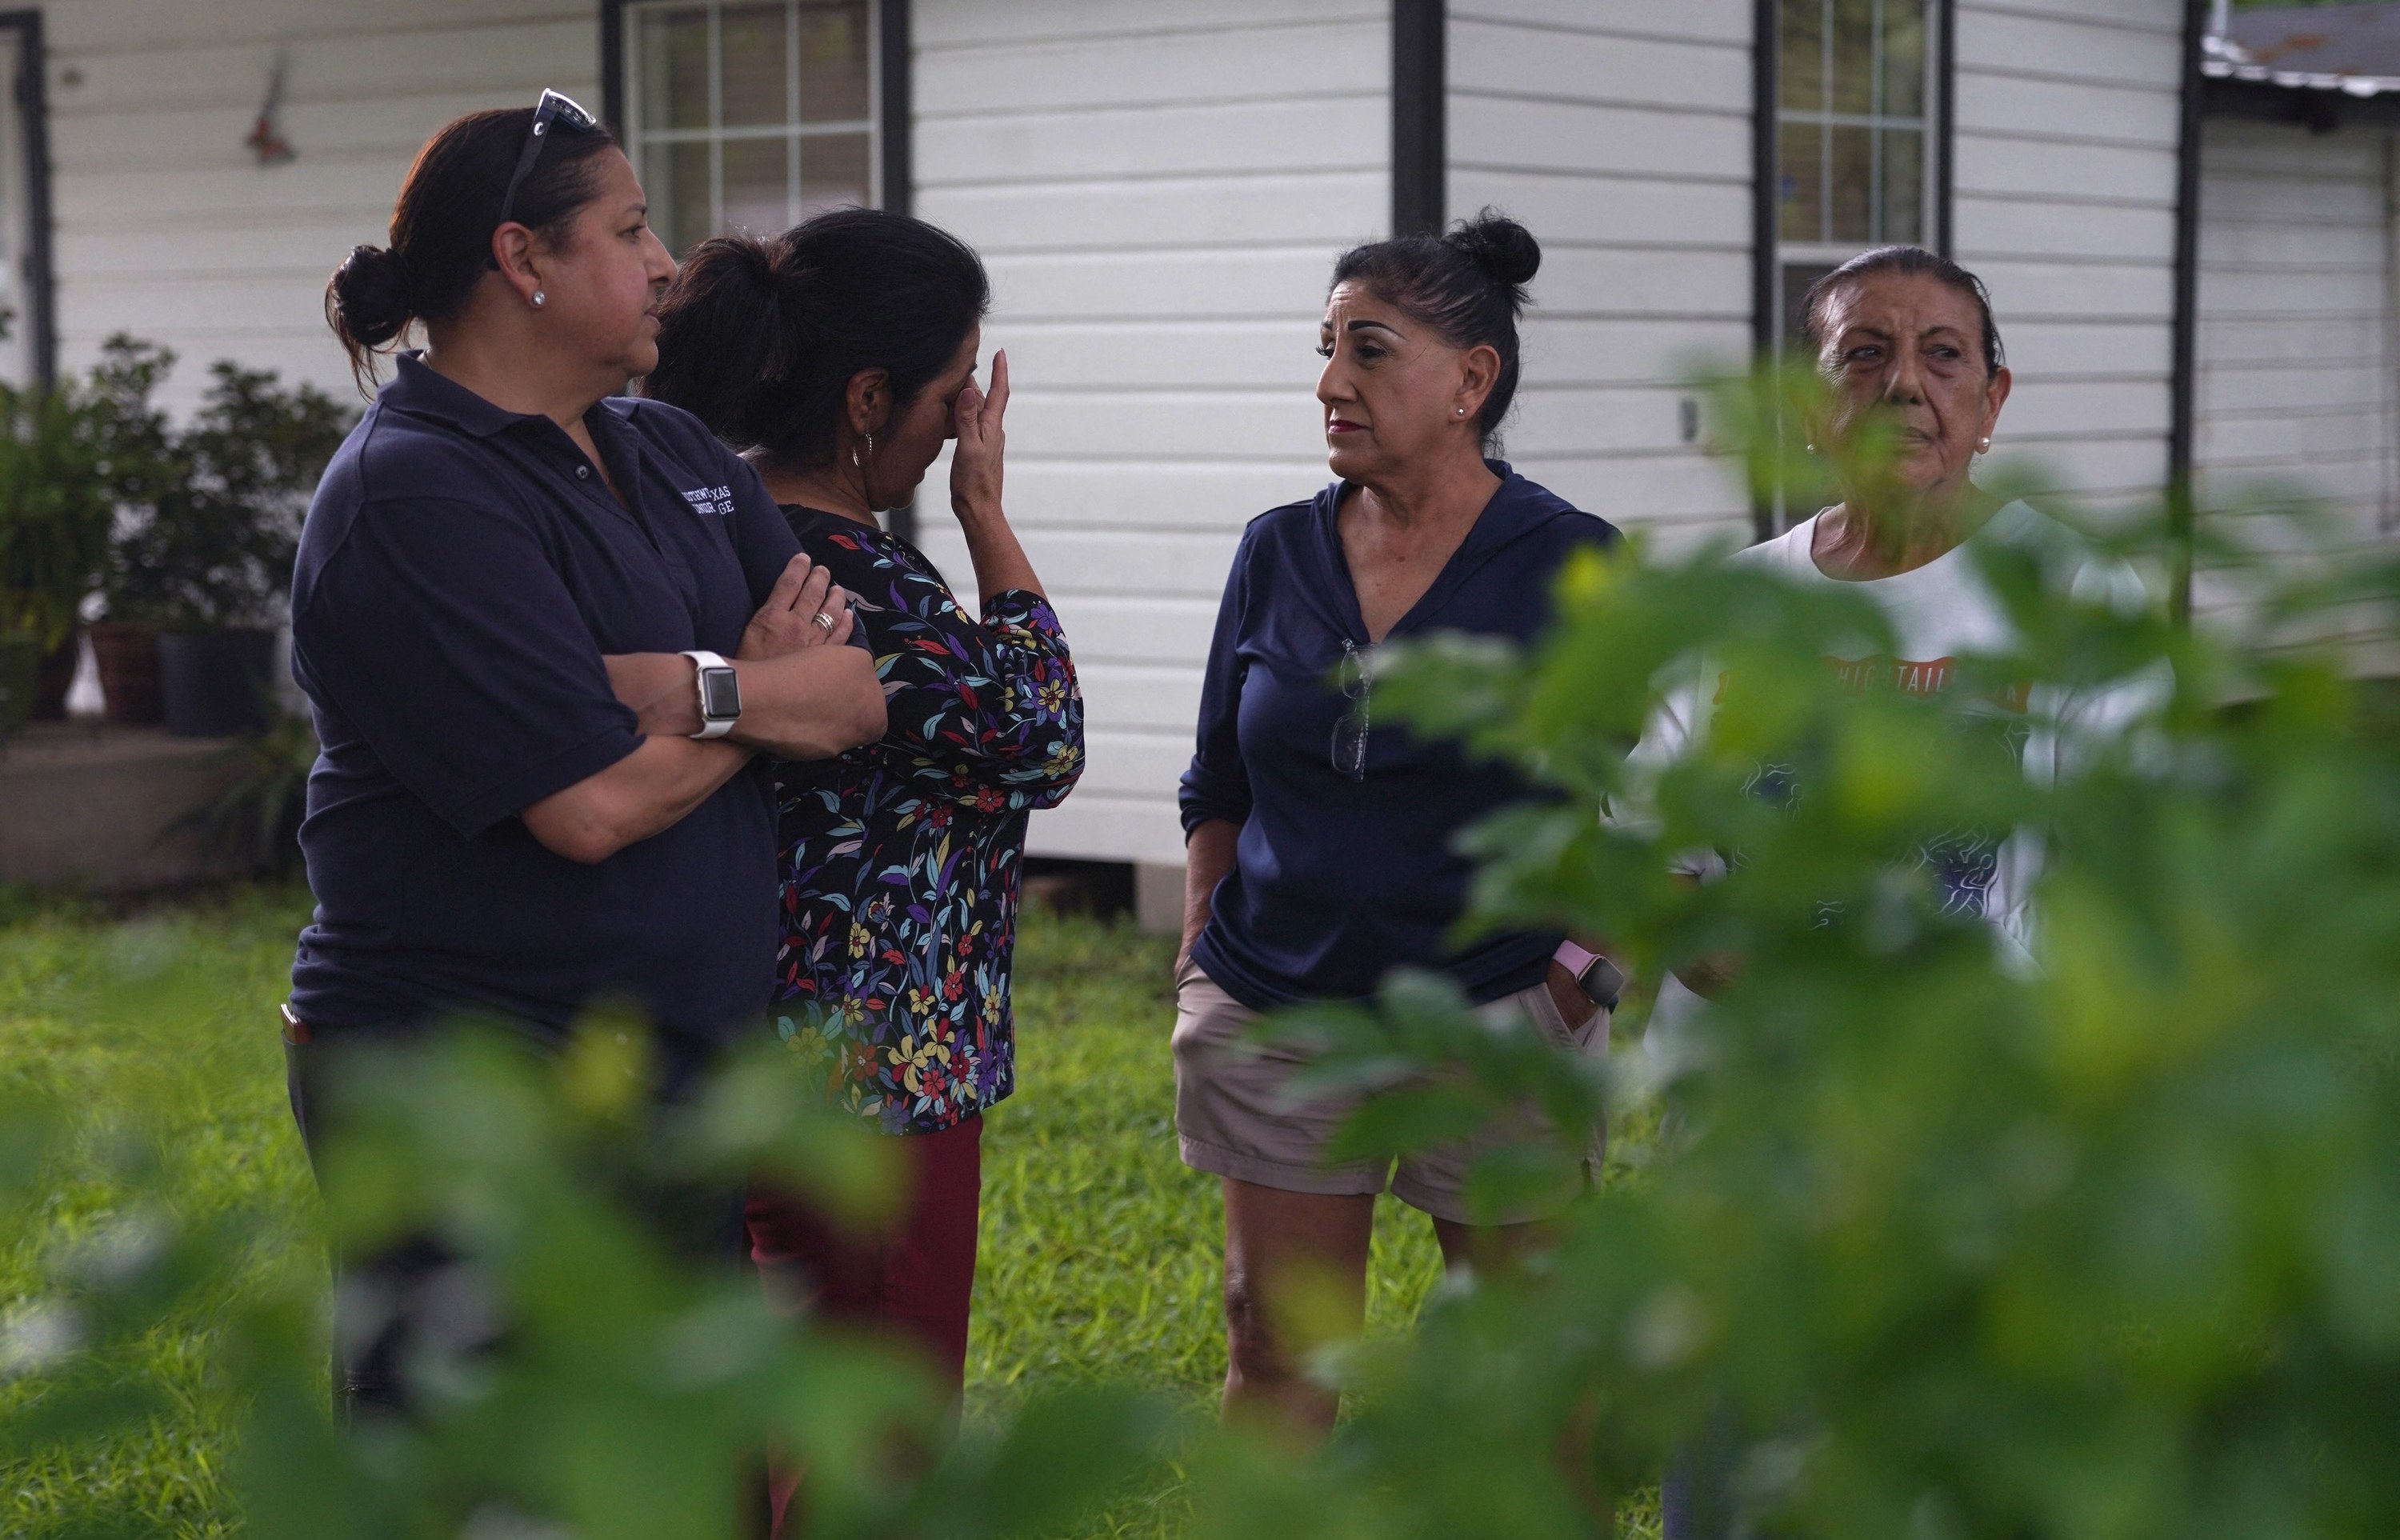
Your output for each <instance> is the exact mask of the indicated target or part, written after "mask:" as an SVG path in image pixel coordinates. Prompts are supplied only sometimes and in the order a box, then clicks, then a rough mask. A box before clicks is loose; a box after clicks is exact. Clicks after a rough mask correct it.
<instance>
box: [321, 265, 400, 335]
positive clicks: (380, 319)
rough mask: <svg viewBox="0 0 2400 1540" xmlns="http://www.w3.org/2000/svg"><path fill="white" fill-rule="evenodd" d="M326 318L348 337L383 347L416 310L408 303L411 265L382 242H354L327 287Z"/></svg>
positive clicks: (338, 331)
mask: <svg viewBox="0 0 2400 1540" xmlns="http://www.w3.org/2000/svg"><path fill="white" fill-rule="evenodd" d="M325 312H326V319H327V320H331V321H332V322H333V323H334V331H336V332H337V333H339V334H341V335H342V336H343V337H344V338H345V339H346V340H350V341H355V342H357V343H358V344H359V345H360V346H361V347H363V348H380V347H382V346H383V345H384V344H385V343H387V342H389V341H390V340H391V339H392V338H394V337H396V336H398V335H400V334H401V332H402V330H403V329H404V328H405V327H406V326H407V325H408V322H409V319H410V317H411V316H412V315H414V314H415V312H414V311H413V310H412V309H411V308H410V307H409V303H408V266H407V265H406V264H405V263H403V262H402V261H401V259H400V253H399V252H394V251H390V250H388V249H387V248H385V247H381V246H353V247H351V248H350V254H349V255H348V256H347V257H344V258H343V259H342V265H341V266H339V267H337V268H335V269H334V281H333V282H332V283H330V284H328V285H327V286H326V289H325Z"/></svg>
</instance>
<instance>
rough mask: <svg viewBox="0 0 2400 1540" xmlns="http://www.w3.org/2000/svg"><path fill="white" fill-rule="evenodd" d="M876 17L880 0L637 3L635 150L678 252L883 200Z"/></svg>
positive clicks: (629, 135)
mask: <svg viewBox="0 0 2400 1540" xmlns="http://www.w3.org/2000/svg"><path fill="white" fill-rule="evenodd" d="M875 10H876V7H874V6H873V5H872V4H871V3H870V0H637V3H634V4H630V5H628V6H626V7H625V10H624V28H625V32H624V37H625V50H624V56H623V57H624V68H625V76H626V78H625V81H624V88H625V89H624V98H623V100H624V103H625V108H624V111H625V123H624V129H625V145H626V149H627V151H628V153H630V154H631V156H632V157H633V161H634V170H635V171H636V172H637V173H638V174H639V175H640V176H641V179H642V186H643V188H644V190H645V191H647V192H648V194H649V199H650V224H651V225H652V226H653V227H655V228H656V229H657V230H658V232H659V235H660V237H661V238H662V239H664V240H665V242H666V244H667V249H668V250H669V251H672V252H676V253H677V254H680V253H682V252H684V251H685V250H686V249H687V248H689V246H690V245H691V244H692V243H693V242H695V241H698V240H701V239H703V238H706V237H709V236H712V235H719V234H723V233H726V232H728V231H732V230H746V231H748V232H750V233H752V234H755V235H772V234H774V233H775V232H777V231H780V230H783V229H786V228H788V227H789V226H791V225H796V224H798V223H799V221H800V220H801V219H803V218H804V217H806V216H807V215H809V214H811V213H814V212H815V211H818V210H820V209H831V208H839V207H841V206H843V205H846V204H857V205H861V206H868V205H872V204H873V203H874V202H875V201H876V198H875V189H876V187H877V186H878V185H879V178H878V161H879V154H880V146H879V145H878V144H877V143H876V121H877V116H876V100H875V98H876V70H875V58H876V52H875V49H876V38H875Z"/></svg>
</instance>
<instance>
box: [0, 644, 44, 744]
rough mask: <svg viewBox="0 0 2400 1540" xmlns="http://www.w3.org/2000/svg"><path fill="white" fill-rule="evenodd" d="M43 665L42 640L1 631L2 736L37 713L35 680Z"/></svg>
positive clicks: (0, 732) (0, 695)
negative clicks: (35, 706)
mask: <svg viewBox="0 0 2400 1540" xmlns="http://www.w3.org/2000/svg"><path fill="white" fill-rule="evenodd" d="M41 668H42V644H41V643H39V642H36V641H35V640H34V639H33V638H32V637H31V636H26V635H23V634H20V633H17V632H13V631H0V738H6V737H7V736H8V735H9V734H10V733H12V732H14V731H16V730H17V729H19V728H21V727H23V726H24V725H25V719H26V718H27V717H29V716H31V715H33V714H34V676H35V675H38V674H39V673H40V672H41Z"/></svg>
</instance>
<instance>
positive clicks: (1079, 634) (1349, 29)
mask: <svg viewBox="0 0 2400 1540" xmlns="http://www.w3.org/2000/svg"><path fill="white" fill-rule="evenodd" d="M1390 27H1391V19H1390V12H1389V8H1388V6H1387V5H1386V4H1384V0H1172V3H1157V0H1141V3H1136V0H1012V3H1010V4H1007V5H993V4H990V3H989V0H918V4H917V7H916V9H915V12H914V32H915V46H916V50H917V53H916V59H915V61H914V75H913V87H914V97H915V111H916V124H915V130H916V138H915V172H916V178H917V185H916V211H917V212H918V213H919V214H920V215H921V216H922V217H924V218H926V219H929V220H932V221H933V222H934V223H935V224H937V225H943V226H945V227H947V228H948V229H950V230H952V231H954V232H955V233H957V234H958V235H959V236H961V237H962V238H965V239H966V240H968V241H970V242H972V243H974V245H975V247H976V249H977V250H979V251H980V252H982V253H983V255H984V259H985V261H986V263H987V264H988V265H989V267H990V270H991V277H992V286H993V310H992V316H991V319H990V320H989V323H988V324H987V325H986V327H985V330H984V339H985V341H984V346H985V351H986V355H987V357H989V353H990V351H991V350H992V349H993V348H1007V349H1008V355H1009V363H1010V368H1011V373H1012V375H1013V378H1014V384H1015V389H1016V402H1015V404H1014V405H1013V406H1012V407H1011V408H1010V411H1009V424H1008V438H1009V468H1008V506H1009V515H1010V518H1011V520H1012V522H1013V523H1015V525H1016V527H1017V530H1018V532H1019V533H1020V535H1021V536H1022V537H1023V538H1024V540H1025V544H1026V548H1027V552H1028V553H1029V554H1030V556H1031V557H1032V560H1033V563H1034V566H1035V567H1036V568H1037V569H1038V570H1039V571H1040V572H1041V574H1042V577H1043V582H1044V583H1045V585H1046V586H1047V587H1048V589H1049V591H1050V594H1051V597H1052V599H1053V601H1054V602H1055V603H1056V605H1057V608H1058V612H1059V615H1060V618H1061V619H1062V620H1063V621H1064V622H1065V624H1066V627H1067V634H1068V638H1069V640H1070V642H1071V643H1072V644H1073V647H1074V649H1075V662H1076V666H1077V668H1078V670H1079V671H1080V673H1081V675H1082V677H1083V683H1084V706H1085V711H1086V713H1087V716H1086V721H1087V730H1088V738H1089V744H1090V751H1091V763H1090V768H1089V770H1087V771H1086V772H1085V774H1084V781H1083V784H1081V785H1080V786H1079V787H1077V788H1076V791H1075V793H1074V795H1073V796H1072V797H1070V798H1069V799H1068V800H1067V802H1066V804H1065V805H1064V806H1063V807H1061V808H1059V809H1058V810H1057V811H1052V812H1044V813H1041V814H1037V815H1036V816H1035V817H1034V819H1033V822H1032V833H1031V838H1030V848H1031V849H1032V850H1033V851H1034V852H1036V853H1037V854H1047V855H1071V856H1084V857H1090V858H1098V859H1109V860H1133V861H1148V862H1159V863H1180V861H1181V860H1182V858H1183V840H1182V835H1181V831H1180V825H1179V823H1178V820H1177V817H1176V811H1175V786H1176V778H1177V777H1178V776H1179V775H1180V773H1181V772H1182V770H1183V767H1184V765H1185V764H1186V763H1187V762H1188V761H1189V760H1190V758H1191V754H1192V729H1193V718H1194V716H1195V715H1197V712H1198V708H1199V697H1200V670H1201V665H1202V663H1203V661H1205V660H1206V658H1207V650H1208V636H1209V632H1210V629H1211V627H1212V626H1213V624H1214V622H1215V620H1216V612H1217V599H1218V595H1219V594H1220V592H1221V591H1222V589H1223V587H1224V581H1225V572H1226V568H1227V566H1228V565H1229V564H1230V562H1231V560H1232V558H1233V553H1234V541H1235V540H1236V539H1237V538H1238V537H1239V535H1240V533H1241V528H1242V525H1244V524H1245V523H1247V522H1248V520H1249V519H1250V518H1252V517H1253V516H1255V515H1256V514H1258V513H1260V512H1261V511H1265V510H1266V509H1268V508H1272V507H1274V506H1275V505H1276V504H1279V503H1284V502H1289V501H1291V500H1293V499H1294V498H1298V497H1306V496H1308V495H1309V494H1311V493H1313V492H1314V491H1316V488H1317V487H1319V486H1321V485H1323V484H1324V483H1325V481H1326V480H1327V471H1326V469H1325V448H1324V440H1323V438H1322V436H1321V434H1320V431H1319V429H1318V426H1317V417H1316V402H1315V401H1314V399H1313V396H1312V390H1313V388H1314V385H1315V381H1316V369H1317V360H1316V356H1315V354H1314V352H1313V349H1314V348H1315V347H1316V317H1317V315H1318V314H1319V312H1320V310H1321V308H1322V305H1323V301H1324V293H1325V281H1326V276H1327V274H1328V273H1329V271H1330V268H1331V266H1332V259H1333V257H1334V255H1335V253H1336V252H1339V251H1340V250H1341V249H1342V248H1343V247H1344V246H1347V245H1349V244H1352V243H1354V242H1356V241H1358V240H1361V239H1366V238H1372V237H1374V236H1376V235H1378V234H1380V233H1381V232H1382V230H1383V228H1384V224H1385V221H1386V219H1387V217H1388V209H1389V204H1390V180H1389V166H1390V150H1389V140H1390V121H1391V104H1390V60H1391V48H1390ZM946 473H947V472H946V469H945V467H944V466H941V465H937V466H936V467H935V468H934V471H933V473H932V474H931V475H930V476H929V477H928V478H927V482H926V484H925V487H924V489H923V491H922V492H921V493H920V498H919V516H920V528H921V530H922V531H923V532H924V536H925V544H926V547H927V549H928V551H929V552H931V553H932V554H933V555H934V558H935V559H936V560H937V561H938V562H940V564H941V566H942V568H943V571H944V572H945V573H946V574H947V575H948V577H949V579H951V581H952V582H953V583H954V584H956V585H957V586H958V587H959V589H960V590H961V593H962V594H963V593H967V592H969V591H971V590H972V588H973V586H974V584H973V579H974V573H973V570H972V568H971V567H970V566H969V565H968V563H967V559H966V552H965V551H964V549H963V547H962V545H961V542H960V541H959V540H958V538H957V531H956V526H955V525H952V524H950V523H949V516H948V502H947V498H946V497H945V495H944V491H943V480H942V478H943V477H944V475H945V474H946Z"/></svg>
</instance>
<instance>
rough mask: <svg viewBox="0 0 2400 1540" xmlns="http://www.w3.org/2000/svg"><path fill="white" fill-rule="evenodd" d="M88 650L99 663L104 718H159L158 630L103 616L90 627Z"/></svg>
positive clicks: (127, 721) (114, 720)
mask: <svg viewBox="0 0 2400 1540" xmlns="http://www.w3.org/2000/svg"><path fill="white" fill-rule="evenodd" d="M91 651H92V657H93V660H94V661H96V662H98V663H99V665H100V693H101V696H102V700H103V701H104V702H105V709H104V711H103V713H102V715H104V716H105V717H106V719H107V720H109V721H111V722H126V723H140V722H156V721H157V720H158V715H159V707H158V634H157V632H155V631H153V630H151V629H150V628H149V627H148V626H137V625H124V624H120V623H118V622H116V621H114V620H103V621H102V622H101V623H99V624H98V625H95V626H93V627H92V628H91Z"/></svg>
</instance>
